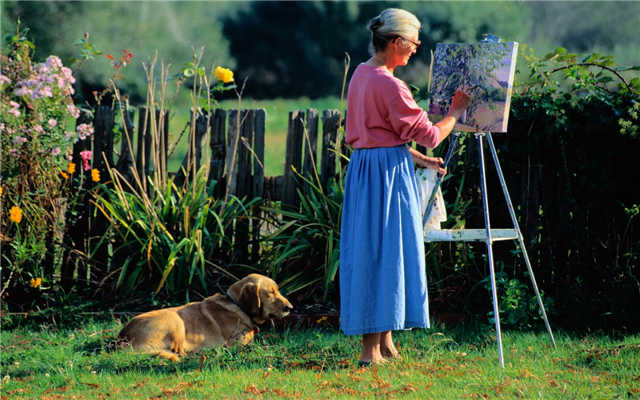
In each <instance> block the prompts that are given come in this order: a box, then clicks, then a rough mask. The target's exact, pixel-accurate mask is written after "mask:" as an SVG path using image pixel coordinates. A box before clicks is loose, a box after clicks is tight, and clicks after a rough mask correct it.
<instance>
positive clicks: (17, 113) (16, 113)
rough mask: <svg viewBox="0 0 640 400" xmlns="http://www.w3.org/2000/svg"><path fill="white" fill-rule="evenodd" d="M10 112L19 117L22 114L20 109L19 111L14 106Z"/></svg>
mask: <svg viewBox="0 0 640 400" xmlns="http://www.w3.org/2000/svg"><path fill="white" fill-rule="evenodd" d="M9 114H13V115H15V116H16V117H19V116H20V111H18V109H17V108H12V109H11V110H9Z"/></svg>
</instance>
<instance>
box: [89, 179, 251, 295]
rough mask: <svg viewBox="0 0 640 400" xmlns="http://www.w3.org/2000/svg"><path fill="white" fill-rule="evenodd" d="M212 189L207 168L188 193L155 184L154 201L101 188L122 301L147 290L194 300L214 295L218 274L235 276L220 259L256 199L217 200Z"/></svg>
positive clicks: (227, 249) (131, 193)
mask: <svg viewBox="0 0 640 400" xmlns="http://www.w3.org/2000/svg"><path fill="white" fill-rule="evenodd" d="M114 178H115V179H114V180H117V179H118V178H117V177H116V176H114ZM207 184H208V180H207V175H206V169H205V168H202V169H201V170H200V171H199V172H198V174H197V176H196V179H195V182H194V183H193V184H192V185H190V186H189V187H188V188H187V189H180V188H178V187H176V186H175V185H174V184H173V181H169V182H168V183H167V186H166V187H165V188H161V187H158V186H156V185H154V184H153V182H152V181H151V180H150V181H149V187H150V190H151V191H152V194H153V195H152V196H147V195H146V194H144V193H137V192H130V191H127V190H124V189H123V188H122V187H119V188H110V187H109V186H107V185H101V192H100V196H99V197H98V198H97V200H96V201H97V204H98V205H99V206H100V207H101V210H102V211H103V213H104V215H105V216H106V217H107V218H109V220H110V222H111V226H112V230H111V232H110V237H109V236H105V238H104V239H105V240H111V239H112V240H114V242H115V244H114V245H113V258H114V259H115V260H122V265H121V266H118V268H117V269H116V270H115V272H114V274H115V276H116V282H115V287H114V289H115V290H116V291H117V293H118V295H119V297H120V299H121V300H122V301H124V300H127V299H129V298H130V297H131V296H132V295H134V294H136V291H137V290H142V291H143V292H144V288H153V291H154V292H153V296H156V295H158V294H159V293H161V292H162V294H163V297H167V298H168V299H169V300H170V301H172V302H180V301H190V299H193V298H196V297H198V296H207V295H209V290H210V289H211V288H213V287H214V285H212V282H213V281H214V279H212V278H214V276H215V275H216V274H222V275H223V276H227V277H233V275H232V273H231V272H229V271H227V270H225V268H223V267H222V266H220V265H218V264H216V262H215V260H216V258H218V257H220V255H221V254H223V253H224V252H225V251H230V249H231V247H232V243H230V242H229V239H228V238H227V237H226V236H225V231H227V230H228V229H229V228H230V227H231V226H232V225H233V223H234V221H235V220H236V219H238V218H241V217H242V216H248V215H249V213H250V212H251V208H252V207H253V205H254V204H255V203H256V202H257V200H252V201H248V202H245V203H244V204H243V203H242V202H241V201H240V200H238V199H236V198H234V197H231V198H230V199H229V200H228V201H223V200H220V199H214V198H213V196H212V194H213V188H214V185H213V184H210V185H207Z"/></svg>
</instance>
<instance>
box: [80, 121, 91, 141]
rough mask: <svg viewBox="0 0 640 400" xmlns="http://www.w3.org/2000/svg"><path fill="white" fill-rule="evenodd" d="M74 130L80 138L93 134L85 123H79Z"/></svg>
mask: <svg viewBox="0 0 640 400" xmlns="http://www.w3.org/2000/svg"><path fill="white" fill-rule="evenodd" d="M76 132H78V136H79V137H80V139H82V140H84V139H86V138H87V137H88V136H91V134H93V128H92V127H90V126H89V125H87V124H80V125H78V127H77V128H76Z"/></svg>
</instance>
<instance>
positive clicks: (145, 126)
mask: <svg viewBox="0 0 640 400" xmlns="http://www.w3.org/2000/svg"><path fill="white" fill-rule="evenodd" d="M138 110H139V112H138V149H137V152H136V171H138V178H139V180H140V185H141V186H142V187H141V188H140V190H141V191H143V192H146V191H147V177H148V176H149V164H150V158H151V117H150V115H149V112H150V111H149V108H148V107H146V106H140V107H139V109H138Z"/></svg>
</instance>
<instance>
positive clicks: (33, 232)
mask: <svg viewBox="0 0 640 400" xmlns="http://www.w3.org/2000/svg"><path fill="white" fill-rule="evenodd" d="M24 33H26V30H23V31H22V32H20V33H18V34H17V35H15V36H9V37H8V38H7V41H8V44H7V46H6V47H5V48H3V51H2V55H1V56H0V57H1V59H0V61H1V64H2V67H1V71H0V89H1V96H2V102H1V106H0V118H1V122H0V138H1V150H0V161H1V165H0V186H1V187H2V192H1V193H2V209H1V214H2V222H1V224H2V227H1V228H2V233H3V235H2V246H3V251H2V257H3V261H5V262H6V263H4V264H5V265H8V267H5V268H3V272H2V273H3V276H2V281H3V287H2V295H3V296H5V295H6V293H5V291H6V289H7V288H9V287H16V286H17V287H20V286H24V287H26V288H27V289H28V288H32V289H31V290H33V289H36V288H37V289H38V290H40V289H41V288H43V286H45V287H46V285H45V283H47V281H48V279H49V277H50V276H51V275H52V274H53V273H54V271H53V268H52V267H54V264H55V262H56V261H59V260H56V259H55V258H56V257H55V254H54V253H55V251H56V250H55V249H56V248H58V247H59V246H58V245H59V244H60V243H59V239H60V231H61V230H62V231H63V230H64V213H65V210H66V206H67V204H68V200H69V196H70V189H71V182H70V179H71V177H72V176H73V174H74V172H75V164H74V163H73V162H72V159H71V157H72V152H73V145H74V143H75V142H77V141H78V140H85V139H87V138H89V137H90V136H91V135H92V134H93V128H91V127H90V126H88V125H86V124H82V125H79V126H78V127H77V129H73V128H71V129H70V128H68V127H69V126H72V125H73V121H74V120H75V119H77V118H78V117H79V115H80V111H79V110H78V108H77V107H76V106H75V105H74V104H73V101H72V97H71V96H72V95H73V93H74V89H73V86H72V85H73V83H74V82H75V79H74V77H73V74H72V71H71V70H70V69H69V68H66V67H64V66H63V65H62V62H61V61H60V59H59V58H58V57H56V56H50V57H49V58H47V60H46V62H44V63H32V61H31V58H30V57H31V52H32V50H33V49H34V46H33V44H32V43H31V42H29V41H28V40H27V39H26V38H25V37H24ZM89 159H90V155H89ZM94 179H95V176H94ZM7 272H8V273H9V274H10V275H8V276H7V275H5V273H7ZM32 282H38V284H37V285H34V284H33V283H32Z"/></svg>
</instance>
